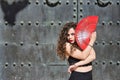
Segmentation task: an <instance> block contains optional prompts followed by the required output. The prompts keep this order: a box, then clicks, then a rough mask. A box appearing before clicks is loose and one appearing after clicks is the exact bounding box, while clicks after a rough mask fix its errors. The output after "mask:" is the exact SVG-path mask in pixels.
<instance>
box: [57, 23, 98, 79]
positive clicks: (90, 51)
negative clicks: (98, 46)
mask: <svg viewBox="0 0 120 80" xmlns="http://www.w3.org/2000/svg"><path fill="white" fill-rule="evenodd" d="M76 26H77V25H76V23H74V22H68V23H66V24H65V25H64V26H63V28H62V30H61V32H60V34H59V39H58V42H57V55H58V56H59V57H60V58H61V59H62V60H65V59H66V60H67V61H68V63H69V67H68V72H69V73H70V77H69V80H92V61H93V60H95V58H96V54H95V51H94V48H93V45H94V42H95V40H96V32H93V33H92V34H91V37H90V42H89V45H88V46H87V47H86V49H84V50H82V49H80V47H79V46H78V45H77V43H76V40H75V28H76Z"/></svg>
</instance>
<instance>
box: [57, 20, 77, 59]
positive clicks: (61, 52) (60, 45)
mask: <svg viewBox="0 0 120 80" xmlns="http://www.w3.org/2000/svg"><path fill="white" fill-rule="evenodd" d="M76 26H77V24H76V23H74V22H68V23H66V24H65V25H64V26H63V28H62V30H61V32H60V34H59V38H58V42H57V55H58V56H59V57H60V58H61V59H62V60H65V59H66V55H67V52H66V48H65V46H66V45H65V44H66V42H68V39H67V34H68V30H69V29H70V28H73V29H75V28H76ZM72 46H74V47H77V48H78V45H77V43H76V42H75V43H73V44H72ZM71 49H72V48H71Z"/></svg>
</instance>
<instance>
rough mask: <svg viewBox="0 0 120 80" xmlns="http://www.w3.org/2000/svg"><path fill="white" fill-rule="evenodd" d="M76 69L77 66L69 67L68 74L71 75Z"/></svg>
mask: <svg viewBox="0 0 120 80" xmlns="http://www.w3.org/2000/svg"><path fill="white" fill-rule="evenodd" d="M76 68H77V66H76V65H75V64H74V65H70V66H69V68H68V72H69V73H71V72H72V71H74V70H75V69H76Z"/></svg>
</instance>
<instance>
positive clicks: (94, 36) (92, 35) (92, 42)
mask: <svg viewBox="0 0 120 80" xmlns="http://www.w3.org/2000/svg"><path fill="white" fill-rule="evenodd" d="M96 35H97V33H96V31H95V32H93V33H92V34H91V37H90V43H89V44H90V45H92V46H93V44H94V42H95V40H96Z"/></svg>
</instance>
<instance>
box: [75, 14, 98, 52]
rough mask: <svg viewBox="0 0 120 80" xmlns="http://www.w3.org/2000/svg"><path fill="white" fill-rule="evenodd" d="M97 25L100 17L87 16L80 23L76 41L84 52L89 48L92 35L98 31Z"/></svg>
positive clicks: (76, 32) (76, 31)
mask: <svg viewBox="0 0 120 80" xmlns="http://www.w3.org/2000/svg"><path fill="white" fill-rule="evenodd" d="M97 23H98V16H87V17H86V18H83V19H82V20H81V21H80V22H78V24H77V27H76V29H75V39H76V42H77V44H78V46H79V47H80V48H81V49H82V50H84V49H85V48H86V47H87V46H88V44H89V41H90V36H91V33H92V32H94V31H95V30H96V26H97Z"/></svg>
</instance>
